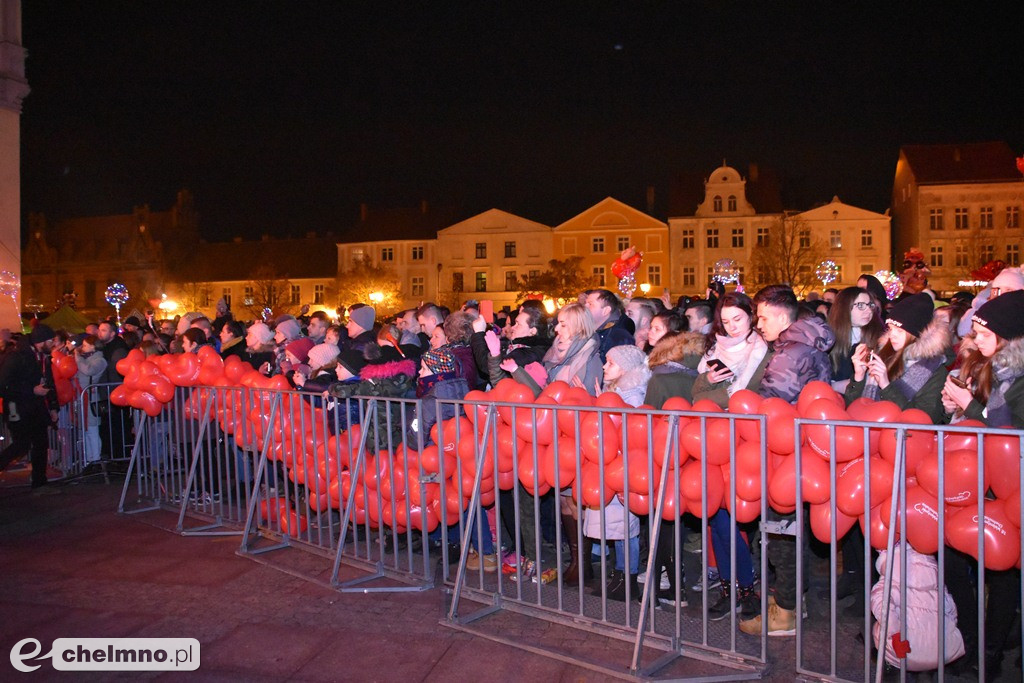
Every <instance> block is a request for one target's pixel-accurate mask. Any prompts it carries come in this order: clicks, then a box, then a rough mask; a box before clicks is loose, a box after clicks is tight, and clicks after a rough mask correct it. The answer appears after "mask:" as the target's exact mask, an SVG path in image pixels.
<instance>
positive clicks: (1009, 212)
mask: <svg viewBox="0 0 1024 683" xmlns="http://www.w3.org/2000/svg"><path fill="white" fill-rule="evenodd" d="M1006 227H1008V228H1019V227H1020V207H1019V206H1008V207H1006Z"/></svg>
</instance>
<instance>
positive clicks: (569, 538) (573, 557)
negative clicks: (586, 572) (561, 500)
mask: <svg viewBox="0 0 1024 683" xmlns="http://www.w3.org/2000/svg"><path fill="white" fill-rule="evenodd" d="M562 538H564V539H565V542H566V543H568V544H569V565H568V566H567V567H566V568H565V569H564V570H563V571H562V582H563V583H564V584H565V585H566V586H575V585H577V584H579V582H580V565H579V557H580V545H579V539H578V538H577V537H576V520H575V519H573V518H572V515H562ZM591 573H593V569H591Z"/></svg>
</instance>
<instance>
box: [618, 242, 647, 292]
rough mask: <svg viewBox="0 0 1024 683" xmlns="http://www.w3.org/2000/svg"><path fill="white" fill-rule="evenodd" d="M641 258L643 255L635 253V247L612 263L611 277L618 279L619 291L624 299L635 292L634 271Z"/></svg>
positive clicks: (624, 251)
mask: <svg viewBox="0 0 1024 683" xmlns="http://www.w3.org/2000/svg"><path fill="white" fill-rule="evenodd" d="M643 258H644V255H643V253H641V252H639V251H637V250H636V247H629V248H628V249H625V250H623V252H622V253H621V254H619V258H617V259H615V261H613V262H612V275H614V276H615V277H617V278H619V291H620V292H622V296H624V297H626V298H630V297H632V296H633V292H635V291H636V271H637V268H639V267H640V263H641V262H642V261H643Z"/></svg>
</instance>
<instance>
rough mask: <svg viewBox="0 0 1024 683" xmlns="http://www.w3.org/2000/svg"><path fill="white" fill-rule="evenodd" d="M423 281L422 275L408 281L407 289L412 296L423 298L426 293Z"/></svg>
mask: <svg viewBox="0 0 1024 683" xmlns="http://www.w3.org/2000/svg"><path fill="white" fill-rule="evenodd" d="M425 280H426V278H424V277H423V276H422V275H421V276H418V277H414V278H412V280H410V282H411V286H410V288H409V289H410V290H411V291H412V295H413V296H423V294H424V292H425V291H426V286H425Z"/></svg>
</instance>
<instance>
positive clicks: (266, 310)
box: [263, 308, 274, 322]
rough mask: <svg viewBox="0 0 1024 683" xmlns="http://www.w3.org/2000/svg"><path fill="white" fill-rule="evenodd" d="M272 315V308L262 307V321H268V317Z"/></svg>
mask: <svg viewBox="0 0 1024 683" xmlns="http://www.w3.org/2000/svg"><path fill="white" fill-rule="evenodd" d="M272 315H274V312H273V311H272V310H270V309H269V308H264V309H263V322H269V321H270V317H271V316H272Z"/></svg>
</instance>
